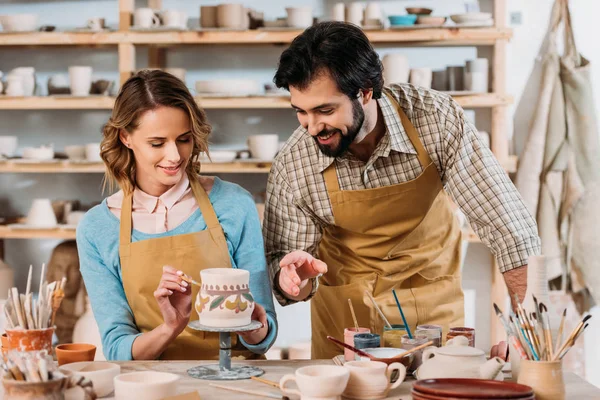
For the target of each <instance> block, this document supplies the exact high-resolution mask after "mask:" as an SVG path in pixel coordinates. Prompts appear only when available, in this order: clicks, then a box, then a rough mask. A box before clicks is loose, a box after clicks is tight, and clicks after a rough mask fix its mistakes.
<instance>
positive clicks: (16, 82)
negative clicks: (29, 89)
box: [6, 75, 25, 97]
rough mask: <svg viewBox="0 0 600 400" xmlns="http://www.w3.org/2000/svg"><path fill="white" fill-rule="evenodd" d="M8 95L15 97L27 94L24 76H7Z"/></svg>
mask: <svg viewBox="0 0 600 400" xmlns="http://www.w3.org/2000/svg"><path fill="white" fill-rule="evenodd" d="M6 95H7V96H13V97H21V96H25V86H24V82H23V77H22V76H18V75H13V76H8V77H7V78H6Z"/></svg>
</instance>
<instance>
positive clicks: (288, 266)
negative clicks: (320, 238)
mask: <svg viewBox="0 0 600 400" xmlns="http://www.w3.org/2000/svg"><path fill="white" fill-rule="evenodd" d="M279 266H280V267H281V270H280V272H279V287H280V288H281V290H283V292H284V293H286V294H288V295H289V296H291V297H297V296H298V295H299V294H300V291H301V290H302V289H303V288H304V287H305V286H306V284H307V283H308V280H309V279H310V278H315V277H317V276H319V275H322V274H325V273H326V272H327V264H325V263H324V262H323V261H321V260H319V259H316V258H314V257H313V256H311V255H310V254H308V253H307V252H305V251H302V250H296V251H293V252H291V253H289V254H288V255H286V256H285V257H283V259H282V260H281V262H280V263H279Z"/></svg>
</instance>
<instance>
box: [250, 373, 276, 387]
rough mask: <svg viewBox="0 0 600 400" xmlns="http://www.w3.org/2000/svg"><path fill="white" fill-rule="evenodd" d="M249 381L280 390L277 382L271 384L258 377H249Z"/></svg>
mask: <svg viewBox="0 0 600 400" xmlns="http://www.w3.org/2000/svg"><path fill="white" fill-rule="evenodd" d="M250 379H252V380H253V381H257V382H260V383H264V384H265V385H269V386H272V387H274V388H277V389H280V386H279V382H273V381H270V380H268V379H264V378H259V377H258V376H251V377H250Z"/></svg>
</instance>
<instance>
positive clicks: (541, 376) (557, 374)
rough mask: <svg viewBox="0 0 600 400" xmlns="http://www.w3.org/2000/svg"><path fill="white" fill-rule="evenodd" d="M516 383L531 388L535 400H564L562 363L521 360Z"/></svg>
mask: <svg viewBox="0 0 600 400" xmlns="http://www.w3.org/2000/svg"><path fill="white" fill-rule="evenodd" d="M517 382H518V383H520V384H522V385H527V386H531V388H532V389H533V392H534V393H535V398H536V399H537V400H563V399H565V381H564V378H563V368H562V361H531V360H521V365H520V371H519V378H518V380H517Z"/></svg>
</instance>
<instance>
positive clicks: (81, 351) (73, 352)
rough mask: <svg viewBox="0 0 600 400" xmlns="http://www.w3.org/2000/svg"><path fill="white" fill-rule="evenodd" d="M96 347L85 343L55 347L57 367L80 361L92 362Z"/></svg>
mask: <svg viewBox="0 0 600 400" xmlns="http://www.w3.org/2000/svg"><path fill="white" fill-rule="evenodd" d="M95 355H96V346H94V345H93V344H87V343H66V344H59V345H58V346H56V359H57V360H58V365H64V364H70V363H74V362H80V361H94V356H95Z"/></svg>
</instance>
